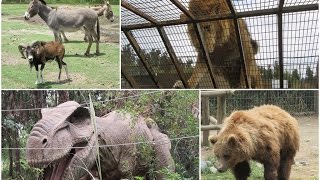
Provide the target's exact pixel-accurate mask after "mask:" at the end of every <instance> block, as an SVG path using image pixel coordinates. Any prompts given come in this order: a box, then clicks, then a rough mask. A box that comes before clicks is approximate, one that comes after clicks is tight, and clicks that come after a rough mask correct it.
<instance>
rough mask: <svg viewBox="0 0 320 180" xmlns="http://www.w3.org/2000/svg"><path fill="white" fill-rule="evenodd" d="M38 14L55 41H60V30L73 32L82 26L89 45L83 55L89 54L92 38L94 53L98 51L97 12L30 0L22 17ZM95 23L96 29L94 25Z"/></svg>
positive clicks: (39, 0)
mask: <svg viewBox="0 0 320 180" xmlns="http://www.w3.org/2000/svg"><path fill="white" fill-rule="evenodd" d="M36 14H38V15H39V16H40V17H41V18H42V19H43V20H44V21H45V22H46V23H47V25H48V26H49V28H50V29H51V30H52V31H53V34H54V37H55V40H56V41H59V42H62V39H61V36H60V32H63V31H67V32H74V31H78V30H80V29H81V28H84V30H85V34H86V35H87V36H88V40H89V45H88V48H87V51H86V52H85V55H86V56H88V55H89V54H90V48H91V45H92V42H93V38H94V39H95V41H96V54H97V55H98V54H99V53H100V52H99V40H100V27H99V19H98V15H97V13H96V12H95V11H94V10H92V9H90V8H82V9H63V8H57V9H52V8H51V7H49V6H47V4H46V2H45V1H44V0H32V1H31V2H30V4H29V8H28V10H27V12H25V15H24V18H25V19H26V20H29V19H30V18H31V17H33V16H35V15H36ZM96 24H97V31H95V25H96Z"/></svg>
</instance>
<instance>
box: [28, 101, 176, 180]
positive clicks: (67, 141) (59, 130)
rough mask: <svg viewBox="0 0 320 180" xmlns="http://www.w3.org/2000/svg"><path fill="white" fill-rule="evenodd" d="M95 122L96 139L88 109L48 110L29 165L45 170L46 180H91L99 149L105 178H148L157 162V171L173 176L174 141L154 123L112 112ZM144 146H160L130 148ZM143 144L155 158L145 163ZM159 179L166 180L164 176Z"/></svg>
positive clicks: (71, 105)
mask: <svg viewBox="0 0 320 180" xmlns="http://www.w3.org/2000/svg"><path fill="white" fill-rule="evenodd" d="M96 122H97V134H94V128H93V125H92V123H91V120H90V113H89V110H88V109H86V108H83V107H81V106H80V105H79V104H78V103H76V102H74V101H68V102H66V103H63V104H60V105H59V106H57V107H55V108H52V109H43V110H42V119H41V120H40V121H38V122H37V123H36V124H35V125H34V127H33V129H32V131H31V133H30V136H29V138H28V140H27V151H26V158H27V162H28V163H29V165H30V166H32V167H37V168H43V169H44V179H45V180H61V179H62V180H69V179H81V180H84V179H91V177H92V176H91V175H89V173H88V172H90V173H91V174H92V175H93V176H95V177H98V176H97V172H98V171H97V165H96V159H97V156H98V153H97V151H96V148H95V147H92V146H97V144H99V146H100V151H99V153H100V156H99V157H100V162H101V172H102V179H112V180H117V179H121V178H128V179H133V177H134V176H143V177H146V173H147V172H148V170H149V168H150V165H151V163H152V161H153V163H154V164H155V170H156V171H158V170H161V169H163V168H167V169H169V170H171V171H174V162H173V160H172V157H171V154H170V148H171V144H170V140H169V138H168V137H167V135H165V134H162V133H160V131H159V128H158V126H157V125H156V123H155V122H154V121H153V120H148V119H147V120H145V119H144V118H142V117H138V118H132V117H130V116H129V115H128V114H124V113H119V112H111V113H109V114H107V115H106V116H104V117H101V118H99V117H96ZM96 137H97V138H96ZM141 141H155V142H154V143H143V144H129V145H128V144H127V143H134V142H141ZM116 144H127V145H116ZM103 145H110V146H108V147H101V146H103ZM112 145H115V146H112ZM141 145H144V147H146V146H148V147H150V148H151V149H153V150H154V152H155V153H154V154H155V155H154V156H155V157H150V158H145V157H144V156H145V154H144V152H140V151H139V146H141ZM68 147H69V148H68ZM75 147H81V148H75ZM156 176H157V177H156V178H157V179H165V177H164V175H162V174H161V173H158V174H156Z"/></svg>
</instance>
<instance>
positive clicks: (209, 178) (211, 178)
mask: <svg viewBox="0 0 320 180" xmlns="http://www.w3.org/2000/svg"><path fill="white" fill-rule="evenodd" d="M207 159H208V160H209V161H211V162H215V160H214V157H211V156H210V157H208V158H207ZM250 168H251V174H250V177H249V178H248V179H249V180H260V179H261V180H263V179H264V177H263V166H262V167H259V166H257V163H256V162H254V161H251V162H250ZM201 179H202V180H228V179H230V180H231V179H232V180H233V179H235V178H234V176H233V174H232V173H231V171H230V170H228V171H227V172H225V173H218V172H217V173H210V172H209V171H207V172H206V173H202V174H201Z"/></svg>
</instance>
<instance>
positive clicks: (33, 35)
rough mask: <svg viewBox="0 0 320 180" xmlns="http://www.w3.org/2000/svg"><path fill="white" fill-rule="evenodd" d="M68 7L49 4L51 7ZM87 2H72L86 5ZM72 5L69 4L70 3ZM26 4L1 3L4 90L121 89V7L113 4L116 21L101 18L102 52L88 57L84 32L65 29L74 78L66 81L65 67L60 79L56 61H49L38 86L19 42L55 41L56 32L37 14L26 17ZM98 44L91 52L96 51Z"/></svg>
mask: <svg viewBox="0 0 320 180" xmlns="http://www.w3.org/2000/svg"><path fill="white" fill-rule="evenodd" d="M51 5H52V6H55V7H59V6H65V5H61V4H49V6H51ZM87 5H88V4H83V5H72V7H73V6H77V7H85V6H87ZM67 6H69V7H70V5H67ZM27 7H28V5H27V4H2V87H3V88H4V89H19V88H27V89H35V88H40V89H42V88H55V89H71V88H86V89H88V88H118V87H119V63H120V60H119V6H118V5H112V10H113V12H114V15H115V21H114V22H112V23H111V22H110V21H108V20H107V19H106V18H105V17H100V18H99V22H100V32H101V38H100V55H99V56H90V57H85V56H84V52H85V50H86V48H87V46H88V43H87V42H84V41H83V37H84V32H83V31H78V32H72V33H71V32H70V33H68V32H66V36H67V37H68V39H69V40H70V42H68V43H64V46H65V49H66V54H65V57H64V62H66V63H67V64H68V70H69V74H70V76H71V81H67V80H66V74H65V72H64V70H63V72H62V77H61V81H60V82H58V72H59V68H58V65H57V63H56V62H50V63H46V66H45V68H44V71H43V77H44V81H45V82H44V83H43V84H40V85H35V81H36V71H35V69H34V68H32V70H31V72H30V68H29V65H28V62H27V60H25V59H23V58H21V55H20V53H19V51H18V45H19V44H21V43H25V44H27V43H31V42H32V41H34V40H41V41H53V40H54V36H53V32H52V31H51V30H50V29H49V28H48V26H47V25H46V24H45V22H44V21H43V20H42V19H41V18H40V17H39V16H38V15H36V16H35V17H33V18H31V19H30V20H29V21H25V20H24V19H23V14H24V12H25V11H26V10H27ZM95 48H96V47H95V43H93V45H92V47H91V51H90V53H91V54H93V53H94V52H95Z"/></svg>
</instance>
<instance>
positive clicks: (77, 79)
mask: <svg viewBox="0 0 320 180" xmlns="http://www.w3.org/2000/svg"><path fill="white" fill-rule="evenodd" d="M69 71H70V70H69ZM58 74H59V70H58V68H57V72H46V71H45V70H44V71H43V79H44V81H45V83H44V85H46V84H59V83H69V84H81V83H83V82H84V81H85V80H86V77H85V76H83V75H82V74H80V73H75V72H69V76H70V78H71V80H67V75H66V73H65V71H64V68H62V71H61V79H60V82H59V81H58ZM34 81H36V78H35V80H34Z"/></svg>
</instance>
